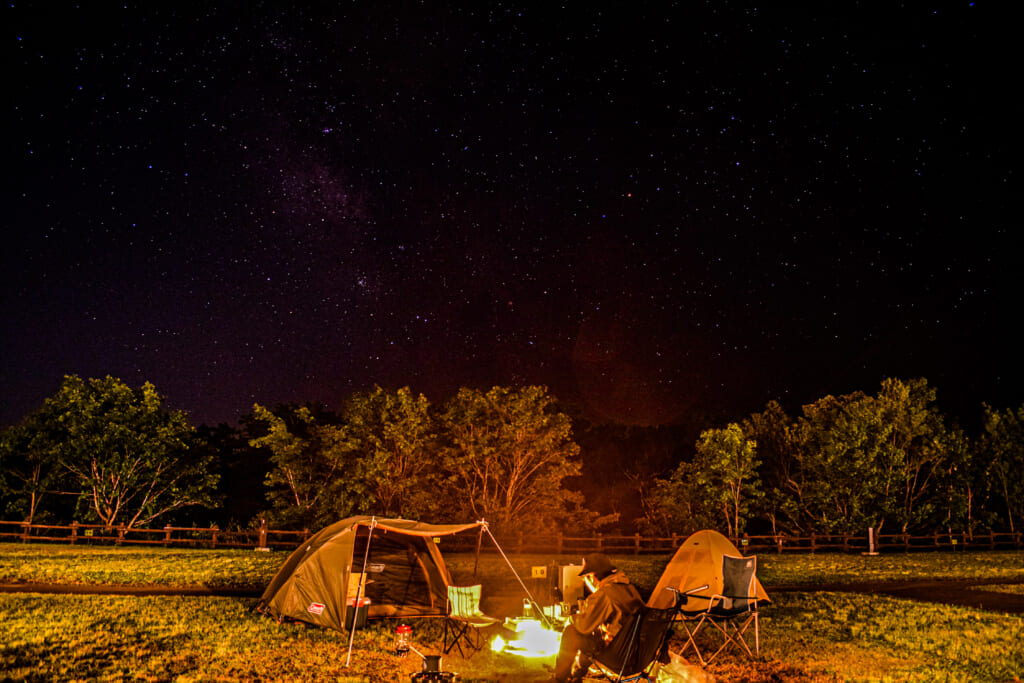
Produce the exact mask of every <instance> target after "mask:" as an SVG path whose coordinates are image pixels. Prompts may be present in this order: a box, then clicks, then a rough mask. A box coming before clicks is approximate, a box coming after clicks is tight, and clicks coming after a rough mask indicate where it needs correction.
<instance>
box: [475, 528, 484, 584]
mask: <svg viewBox="0 0 1024 683" xmlns="http://www.w3.org/2000/svg"><path fill="white" fill-rule="evenodd" d="M486 528H487V522H484V523H483V524H481V525H480V533H479V534H477V536H476V559H475V560H473V578H474V579H475V578H476V569H477V567H479V566H480V546H482V545H483V542H484V529H486Z"/></svg>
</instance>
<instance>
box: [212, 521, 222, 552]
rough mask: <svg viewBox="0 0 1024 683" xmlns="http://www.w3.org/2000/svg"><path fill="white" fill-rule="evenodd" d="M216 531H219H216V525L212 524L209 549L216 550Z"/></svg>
mask: <svg viewBox="0 0 1024 683" xmlns="http://www.w3.org/2000/svg"><path fill="white" fill-rule="evenodd" d="M218 531H220V529H218V528H217V525H216V524H214V525H213V535H212V538H211V539H210V547H211V548H216V547H217V532H218Z"/></svg>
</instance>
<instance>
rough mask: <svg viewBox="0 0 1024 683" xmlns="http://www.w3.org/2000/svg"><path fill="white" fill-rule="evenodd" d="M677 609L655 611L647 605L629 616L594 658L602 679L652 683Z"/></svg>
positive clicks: (615, 681)
mask: <svg viewBox="0 0 1024 683" xmlns="http://www.w3.org/2000/svg"><path fill="white" fill-rule="evenodd" d="M677 611H678V610H677V609H676V608H675V607H670V608H667V609H656V608H653V607H648V606H646V605H644V606H642V607H641V608H640V611H639V612H637V613H636V614H634V615H633V616H632V617H630V618H629V619H628V620H627V621H626V623H625V624H623V625H622V629H621V630H620V631H619V632H618V633H617V634H616V635H615V637H614V638H613V639H612V641H611V642H610V643H609V644H608V646H607V647H605V649H603V650H602V651H601V652H600V653H598V654H597V655H596V656H595V657H594V663H595V664H598V665H599V666H598V667H596V668H597V669H598V670H599V672H600V673H601V675H602V676H604V677H605V678H607V679H608V680H610V681H614V683H628V682H630V681H640V680H644V681H648V682H653V681H654V680H655V678H657V671H656V670H655V669H656V667H655V666H654V663H655V662H656V661H657V660H658V655H659V653H661V651H662V650H663V649H664V648H665V646H666V643H667V642H668V639H669V636H670V635H671V633H672V622H673V621H674V620H675V618H676V613H677Z"/></svg>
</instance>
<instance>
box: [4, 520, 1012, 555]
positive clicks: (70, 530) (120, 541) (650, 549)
mask: <svg viewBox="0 0 1024 683" xmlns="http://www.w3.org/2000/svg"><path fill="white" fill-rule="evenodd" d="M310 536H311V534H310V532H309V530H308V529H303V530H301V531H293V530H283V529H270V528H268V527H267V524H266V522H265V521H264V522H263V523H262V524H261V525H260V526H259V527H256V528H253V529H246V530H241V531H228V530H223V529H218V528H217V527H215V526H214V527H173V526H165V527H163V528H158V529H138V528H126V527H125V526H124V525H119V526H112V527H107V526H103V525H101V524H79V523H78V522H72V523H71V524H68V525H58V524H29V523H26V522H4V521H0V542H2V541H8V542H10V541H21V542H22V543H36V542H54V543H71V544H108V545H109V544H116V545H160V546H165V547H169V546H191V547H207V548H252V549H255V550H271V549H277V550H290V549H292V548H295V547H296V546H297V545H299V544H300V543H302V542H304V541H305V540H307V539H308V538H309V537H310ZM686 538H687V536H686V535H680V534H672V535H671V536H663V537H657V536H641V535H640V534H633V535H611V534H608V535H605V534H598V535H596V536H567V535H565V534H560V533H559V534H550V535H530V536H527V535H524V534H516V535H511V536H499V537H498V541H499V543H500V544H501V547H502V548H503V549H504V550H506V551H507V552H511V553H517V554H523V553H547V554H557V555H572V554H578V555H583V554H585V553H588V552H593V551H601V552H605V553H609V554H617V555H625V554H632V555H641V554H659V553H660V554H664V553H671V552H674V551H675V550H676V549H677V548H678V547H679V546H680V545H681V544H682V543H683V541H685V540H686ZM477 540H478V539H477V537H476V535H475V534H462V535H458V536H451V537H445V538H444V539H443V540H442V541H441V542H442V544H443V546H444V548H445V550H446V551H449V552H458V551H473V550H475V549H476V547H477ZM731 540H732V541H733V543H735V544H736V547H737V548H739V549H740V550H741V551H742V552H744V553H766V552H775V553H784V552H805V553H816V552H821V551H825V552H843V553H869V552H885V551H889V552H893V551H901V552H911V551H921V550H999V549H1010V548H1014V549H1019V548H1022V547H1024V534H1022V533H1021V532H1019V531H1017V532H1002V533H1000V532H986V533H973V534H972V533H968V532H959V533H949V532H934V533H931V534H923V535H912V534H870V533H869V532H867V531H865V533H863V534H828V535H827V534H809V535H806V536H793V535H788V534H769V535H757V536H750V535H744V536H742V537H740V538H733V539H731ZM481 549H482V550H483V551H485V552H491V551H493V550H494V548H493V547H489V546H488V544H487V543H484V544H483V545H482V546H481Z"/></svg>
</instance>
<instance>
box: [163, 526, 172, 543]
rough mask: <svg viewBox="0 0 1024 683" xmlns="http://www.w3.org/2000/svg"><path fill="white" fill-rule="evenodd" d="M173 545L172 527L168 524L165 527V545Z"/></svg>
mask: <svg viewBox="0 0 1024 683" xmlns="http://www.w3.org/2000/svg"><path fill="white" fill-rule="evenodd" d="M170 544H171V525H170V524H168V525H167V526H165V527H164V545H165V546H168V545H170Z"/></svg>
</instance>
